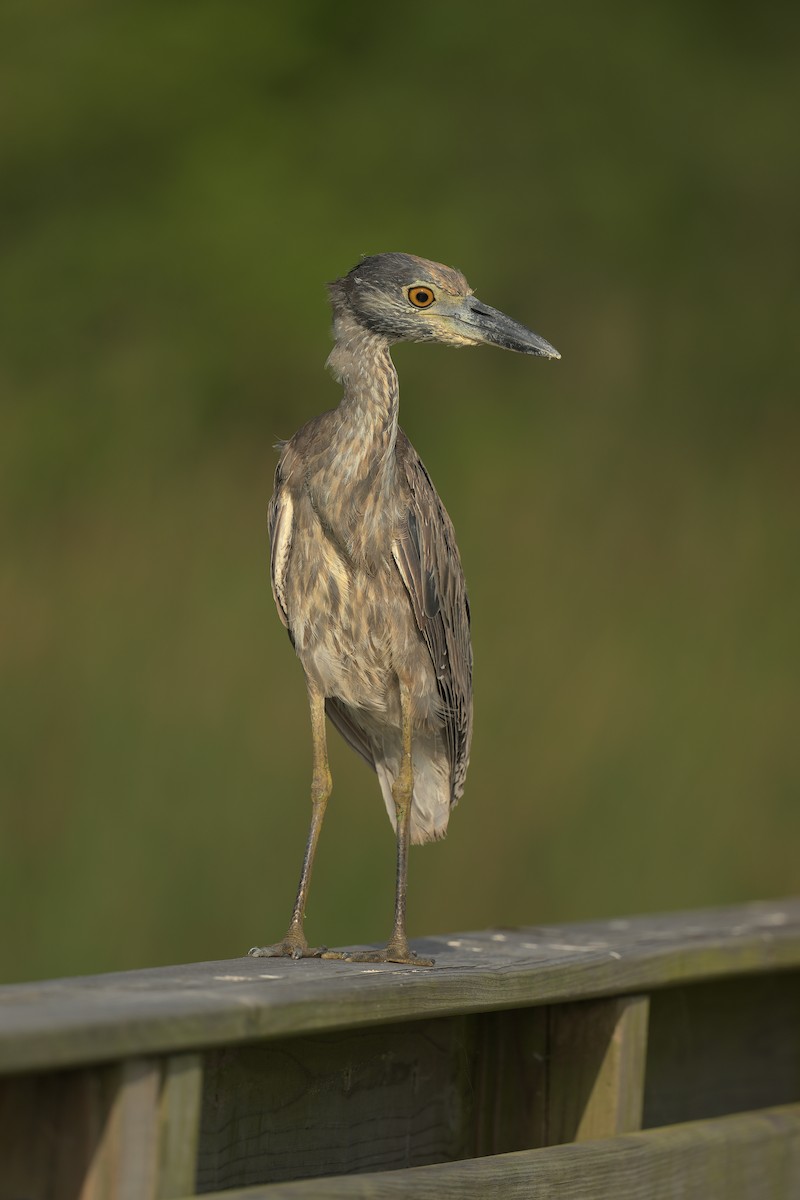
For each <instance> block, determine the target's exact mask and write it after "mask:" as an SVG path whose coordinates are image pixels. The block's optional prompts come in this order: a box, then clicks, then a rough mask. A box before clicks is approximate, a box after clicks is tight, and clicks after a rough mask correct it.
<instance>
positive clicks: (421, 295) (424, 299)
mask: <svg viewBox="0 0 800 1200" xmlns="http://www.w3.org/2000/svg"><path fill="white" fill-rule="evenodd" d="M408 298H409V300H410V301H411V303H412V304H413V305H414V307H415V308H429V307H430V305H431V304H433V302H434V300H435V299H436V297H435V296H434V294H433V292H432V291H431V289H430V288H429V287H412V288H409V289H408Z"/></svg>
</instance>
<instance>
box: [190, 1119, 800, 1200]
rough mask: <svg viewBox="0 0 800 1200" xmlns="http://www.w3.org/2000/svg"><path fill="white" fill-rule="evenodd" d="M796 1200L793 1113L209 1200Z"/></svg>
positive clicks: (796, 1123)
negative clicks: (489, 1197) (675, 1199)
mask: <svg viewBox="0 0 800 1200" xmlns="http://www.w3.org/2000/svg"><path fill="white" fill-rule="evenodd" d="M487 1196H491V1197H492V1198H493V1200H495V1198H496V1200H553V1198H554V1197H556V1196H557V1197H558V1200H609V1198H610V1197H613V1200H674V1198H675V1197H676V1196H680V1197H681V1200H712V1198H713V1200H717V1198H720V1200H722V1198H724V1200H796V1198H797V1196H800V1105H797V1104H795V1105H789V1106H787V1107H785V1108H773V1109H764V1110H762V1111H760V1112H754V1113H744V1114H740V1115H737V1116H733V1117H718V1118H716V1119H715V1120H711V1121H695V1122H693V1123H691V1124H687V1125H671V1126H667V1127H665V1128H663V1129H653V1130H648V1131H646V1132H643V1133H632V1134H626V1135H622V1136H620V1137H614V1138H607V1139H604V1140H603V1141H594V1142H579V1143H577V1144H574V1145H568V1146H552V1147H548V1148H547V1149H544V1150H529V1151H525V1152H521V1153H517V1154H500V1155H496V1156H494V1157H489V1158H474V1159H470V1160H468V1161H467V1162H456V1163H443V1164H441V1165H439V1166H431V1167H416V1168H412V1169H411V1170H407V1171H387V1172H382V1173H379V1174H370V1175H349V1176H345V1177H341V1178H338V1179H330V1178H329V1179H313V1180H309V1181H308V1182H302V1183H285V1184H273V1185H271V1186H266V1187H255V1188H248V1189H247V1190H246V1191H227V1192H215V1193H210V1194H209V1195H208V1197H207V1200H306V1198H308V1200H311V1198H312V1197H313V1200H344V1198H345V1197H347V1200H486V1197H487Z"/></svg>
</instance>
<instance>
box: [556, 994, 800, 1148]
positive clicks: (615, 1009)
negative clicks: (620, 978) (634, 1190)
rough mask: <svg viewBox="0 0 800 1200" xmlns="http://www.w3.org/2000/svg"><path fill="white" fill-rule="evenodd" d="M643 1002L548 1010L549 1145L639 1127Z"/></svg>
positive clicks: (621, 1000)
mask: <svg viewBox="0 0 800 1200" xmlns="http://www.w3.org/2000/svg"><path fill="white" fill-rule="evenodd" d="M648 1007H649V999H648V997H647V996H620V997H616V996H615V997H613V998H612V999H610V1000H584V1001H581V1002H579V1003H577V1004H561V1005H558V1006H555V1007H553V1008H551V1009H550V1038H549V1048H550V1054H549V1060H548V1068H549V1069H548V1095H547V1137H546V1141H547V1144H548V1145H551V1146H555V1145H558V1144H559V1143H560V1142H580V1141H588V1140H591V1139H595V1138H604V1137H613V1136H614V1135H615V1134H618V1133H635V1132H636V1130H637V1129H641V1127H642V1107H643V1103H644V1072H645V1061H646V1058H647V1013H648ZM798 1095H800V1092H798Z"/></svg>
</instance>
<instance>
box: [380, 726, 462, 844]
mask: <svg viewBox="0 0 800 1200" xmlns="http://www.w3.org/2000/svg"><path fill="white" fill-rule="evenodd" d="M412 755H413V766H414V798H413V800H412V802H411V841H412V842H413V843H414V844H415V845H421V844H422V843H423V842H434V841H438V840H439V839H440V838H443V837H444V835H445V834H446V833H447V822H448V821H449V819H450V764H449V762H448V761H447V756H446V754H444V753H441V752H440V753H439V754H436V753H435V752H432V748H429V747H428V746H425V745H424V744H423V745H422V746H419V745H416V746H415V747H414V749H413V751H412ZM399 769H400V763H399V761H396V762H395V761H389V762H377V763H376V764H375V770H376V771H377V773H378V780H379V782H380V785H381V792H382V793H383V802H384V804H385V805H386V811H387V813H388V814H389V820H390V821H391V822H392V828H393V829H394V830H395V831H396V829H397V817H396V814H395V807H394V800H393V798H392V784H393V783H394V781H395V779H396V777H397V774H398V771H399Z"/></svg>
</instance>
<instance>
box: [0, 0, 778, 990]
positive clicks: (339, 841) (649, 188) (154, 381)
mask: <svg viewBox="0 0 800 1200" xmlns="http://www.w3.org/2000/svg"><path fill="white" fill-rule="evenodd" d="M0 21H1V22H2V28H1V29H0V62H1V64H2V65H1V67H0V70H1V71H2V102H1V103H0V195H1V203H2V210H1V211H0V241H1V242H2V270H1V271H0V306H1V307H2V320H0V396H1V399H0V404H1V409H0V477H1V478H2V488H3V501H2V506H1V507H0V535H1V536H2V555H1V556H0V671H1V679H2V685H1V690H0V771H2V808H1V809H0V821H1V822H2V843H1V845H0V880H1V881H2V882H1V883H0V889H2V893H3V895H2V904H3V913H4V921H3V938H2V950H3V953H2V956H0V973H2V977H3V978H4V979H16V978H22V977H32V976H39V975H55V974H59V973H73V972H86V971H96V970H104V969H114V968H123V967H128V966H135V965H144V964H153V963H158V962H167V961H180V960H189V959H198V958H214V957H226V956H231V955H235V954H238V953H240V952H243V951H244V950H245V949H246V948H247V947H248V946H249V945H250V944H252V943H253V942H256V941H265V940H271V939H273V938H275V937H277V936H278V935H279V934H281V933H282V931H283V929H284V927H285V924H286V921H287V918H288V912H289V908H290V905H291V901H292V897H293V891H294V887H295V882H296V877H297V872H298V870H299V864H300V858H301V853H302V845H303V841H304V838H305V833H306V823H307V818H308V815H309V804H308V798H307V797H308V782H309V737H308V732H307V713H306V706H305V690H304V685H303V680H302V672H301V670H300V668H299V665H298V664H297V663H296V662H295V661H294V658H293V655H292V652H291V648H290V646H289V644H288V642H287V639H286V637H285V633H284V631H283V629H282V627H281V626H280V623H279V622H278V620H277V617H276V616H275V614H274V612H273V611H272V600H271V597H270V593H269V583H268V577H267V571H266V532H265V521H264V510H265V506H266V502H267V499H268V496H269V493H270V491H271V482H272V472H273V468H274V462H275V455H274V452H273V451H272V449H271V446H272V444H273V442H274V441H275V440H276V439H277V438H278V437H286V436H289V435H290V434H291V433H292V432H293V431H294V430H295V429H296V428H297V427H298V426H299V425H300V424H301V423H302V422H303V421H304V420H306V419H307V418H308V417H309V416H311V415H312V414H313V413H315V412H318V411H320V410H321V409H323V408H327V407H330V406H331V405H332V404H335V403H336V398H337V393H336V388H335V385H334V384H333V383H332V381H331V380H329V379H326V377H325V375H324V373H323V370H322V367H323V363H324V359H325V356H326V354H327V351H328V311H327V304H326V296H325V291H324V287H323V284H324V281H325V280H327V279H331V278H334V277H335V276H336V275H339V274H342V273H343V272H344V271H346V270H347V269H349V267H350V266H352V265H353V264H354V263H355V262H356V261H357V260H358V258H359V256H360V255H361V254H362V253H374V252H377V251H381V250H395V249H402V250H409V251H411V252H414V253H418V254H422V255H425V256H427V257H431V258H435V259H438V260H440V261H444V262H448V263H452V264H454V265H456V266H458V267H460V268H461V269H463V270H464V271H465V273H466V274H467V276H468V278H469V279H470V281H471V282H472V283H473V285H474V286H475V287H476V290H477V292H478V295H479V296H481V297H482V298H484V299H485V300H486V301H487V302H488V303H490V304H494V305H496V306H498V307H500V308H503V309H504V310H506V311H507V312H509V313H511V314H512V315H514V316H516V317H517V318H518V319H520V320H522V321H524V322H526V323H528V324H530V325H531V326H533V328H535V329H537V330H538V331H540V332H541V333H542V334H544V335H545V336H546V337H547V338H549V339H551V340H552V341H553V342H554V343H555V345H557V346H558V348H559V349H560V350H561V352H562V354H563V361H562V362H561V363H559V364H557V365H548V364H545V363H541V362H537V361H534V360H530V359H524V358H517V357H515V356H511V355H504V354H501V353H499V352H494V351H490V350H481V351H468V352H462V353H459V354H456V353H453V352H452V351H451V350H448V349H445V348H439V347H428V346H410V347H405V346H404V347H400V348H399V349H398V351H397V354H396V358H397V361H398V364H399V369H400V375H401V391H402V419H403V423H404V426H405V428H406V429H407V431H408V432H409V434H410V435H411V437H412V439H413V440H414V442H415V444H416V445H417V448H418V449H419V451H420V452H421V454H422V456H423V458H424V460H425V462H426V464H427V465H428V467H429V469H430V471H431V473H432V475H433V477H434V479H435V480H436V482H437V485H438V487H439V489H440V491H441V493H442V495H443V497H444V499H445V502H446V503H447V505H448V508H449V510H450V512H451V515H452V516H453V519H454V521H455V524H456V528H457V530H458V532H459V540H460V544H461V549H462V555H463V558H464V561H465V564H466V569H467V574H468V580H469V583H470V589H471V597H472V602H473V605H472V606H473V628H474V641H475V655H476V735H475V745H474V754H473V765H472V768H471V774H470V779H469V782H468V788H467V794H466V796H465V798H464V801H463V802H462V804H461V806H460V807H459V809H458V810H457V812H456V813H455V815H454V819H453V821H452V823H451V832H450V836H449V838H448V841H447V842H446V843H444V845H442V846H435V847H431V848H428V849H424V850H420V851H416V852H415V853H414V854H413V855H412V880H411V893H410V905H411V911H410V918H411V920H410V924H411V931H412V934H414V933H416V934H421V933H427V932H437V931H445V930H457V929H468V928H474V927H480V926H486V925H488V924H491V923H503V924H515V923H520V922H525V923H534V922H542V921H562V920H568V919H574V918H579V917H594V916H604V915H608V914H611V913H617V914H618V913H623V912H634V911H643V910H647V909H658V908H679V907H682V906H689V905H703V904H711V903H720V902H728V901H731V902H732V901H737V900H744V899H747V898H751V897H756V896H762V895H763V896H767V895H776V894H780V893H786V892H790V891H792V890H794V891H796V890H797V889H798V885H799V883H800V881H799V880H798V873H799V868H798V853H797V845H798V836H800V806H798V788H799V786H800V738H798V732H797V727H798V715H800V682H799V681H798V666H799V665H800V657H799V655H798V650H799V649H800V648H799V647H798V634H797V628H798V612H799V611H800V567H799V566H798V561H799V560H798V535H800V503H799V501H800V471H799V470H798V433H800V414H799V413H798V383H799V382H800V379H798V349H797V346H798V342H797V327H798V321H799V320H800V293H799V292H798V240H799V238H798V222H797V213H798V210H799V209H800V156H798V149H797V122H796V113H797V111H798V102H799V101H800V94H799V93H800V72H798V69H797V45H798V40H797V35H798V32H800V30H798V25H800V18H799V17H798V10H793V9H791V8H790V7H789V6H783V7H781V6H767V7H766V8H765V9H764V10H762V11H761V12H760V13H759V16H758V18H757V20H754V19H753V17H752V11H751V10H750V9H749V8H748V9H746V8H745V6H744V5H742V4H732V5H726V6H724V7H723V6H722V5H719V4H714V3H708V2H707V3H700V4H697V3H694V4H689V3H687V2H675V0H672V2H670V3H667V2H666V0H664V2H661V3H656V4H653V5H644V6H638V7H637V6H634V5H616V6H615V5H611V6H608V5H603V6H593V5H590V4H577V5H560V6H558V5H555V6H544V5H531V6H527V7H525V6H519V5H511V4H502V3H501V4H496V5H494V6H493V7H491V8H489V9H487V8H486V6H485V5H478V4H476V3H471V2H469V0H463V3H462V4H461V5H459V6H458V9H457V10H454V9H453V6H452V5H444V4H441V5H436V4H428V5H406V6H404V7H403V8H402V9H398V8H397V7H396V6H390V5H387V6H379V5H370V6H367V5H358V4H354V3H340V4H337V5H329V4H325V3H321V2H317V3H298V4H296V5H282V6H275V5H252V4H248V3H242V2H241V0H228V2H227V3H225V4H222V3H220V2H216V0H194V2H193V3H192V4H191V5H187V4H184V3H176V2H175V0H160V2H159V3H157V4H156V3H149V4H148V3H143V4H139V5H128V6H121V5H102V4H100V3H98V2H97V0H72V2H66V3H60V4H55V3H52V4H50V3H45V2H44V0H25V2H24V3H23V2H22V0H7V2H6V4H5V5H4V9H3V15H2V18H0ZM332 757H333V770H334V777H335V791H334V797H333V801H332V803H331V807H330V810H329V817H328V820H327V824H326V828H325V831H324V833H323V837H322V843H321V848H320V854H319V858H318V866H317V870H316V875H315V880H314V886H313V888H312V892H311V903H310V907H309V934H310V936H311V937H312V938H315V939H317V940H326V941H327V942H328V943H329V944H337V943H338V944H341V943H348V942H350V943H352V942H358V941H368V940H382V939H383V938H385V936H386V933H387V929H388V921H389V917H390V909H391V893H392V885H393V866H392V862H393V845H392V838H391V831H390V828H389V824H388V822H387V820H386V816H385V812H384V810H383V805H382V803H381V801H380V797H379V792H378V788H377V785H376V781H375V779H374V777H372V776H371V775H370V773H369V772H368V771H367V770H366V769H365V768H364V767H363V764H361V763H360V762H359V761H358V760H357V759H356V757H355V756H354V755H352V754H350V753H349V752H348V751H347V749H346V748H345V747H343V746H342V745H340V744H339V742H338V740H333V739H332Z"/></svg>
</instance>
